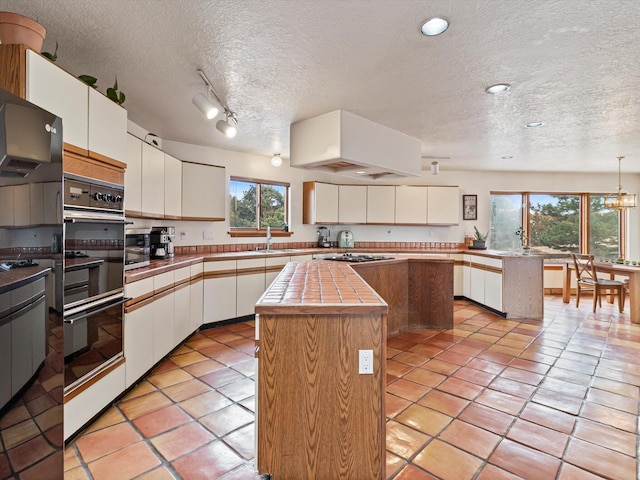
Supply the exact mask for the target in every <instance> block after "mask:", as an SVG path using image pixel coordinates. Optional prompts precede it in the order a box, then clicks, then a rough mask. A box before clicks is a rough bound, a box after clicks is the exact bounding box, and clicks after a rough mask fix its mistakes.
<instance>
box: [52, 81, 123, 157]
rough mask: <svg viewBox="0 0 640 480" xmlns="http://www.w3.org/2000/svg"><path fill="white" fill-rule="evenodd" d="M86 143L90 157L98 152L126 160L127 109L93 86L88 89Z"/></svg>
mask: <svg viewBox="0 0 640 480" xmlns="http://www.w3.org/2000/svg"><path fill="white" fill-rule="evenodd" d="M63 130H64V117H63ZM88 145H89V148H88V150H89V156H90V157H95V156H96V155H95V154H98V155H97V156H100V155H104V156H105V157H109V158H112V159H114V160H118V161H120V162H124V163H126V162H127V111H126V110H125V109H124V108H122V107H121V106H120V105H118V104H117V103H115V102H113V101H111V100H109V99H108V98H107V97H105V96H104V95H102V94H101V93H100V92H98V91H96V90H95V89H93V88H90V89H89V142H88Z"/></svg>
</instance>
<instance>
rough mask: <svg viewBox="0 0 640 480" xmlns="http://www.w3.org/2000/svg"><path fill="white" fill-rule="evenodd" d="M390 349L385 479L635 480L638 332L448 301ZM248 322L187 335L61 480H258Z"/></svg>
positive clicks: (576, 313)
mask: <svg viewBox="0 0 640 480" xmlns="http://www.w3.org/2000/svg"><path fill="white" fill-rule="evenodd" d="M455 310H456V311H455V327H454V328H453V329H452V330H447V331H442V330H428V329H421V330H418V331H411V332H403V333H401V334H399V335H397V336H395V337H393V338H392V339H389V342H388V352H387V356H388V357H389V358H388V372H387V382H388V389H387V402H386V406H387V417H388V422H387V478H389V479H395V480H410V479H411V480H423V479H425V480H426V479H434V478H435V479H444V480H465V479H476V480H496V479H498V480H499V479H517V478H525V479H535V480H538V479H540V480H546V479H557V480H571V479H580V480H582V479H585V480H588V479H597V478H608V479H619V480H629V479H634V478H638V406H639V401H640V325H632V324H630V322H629V318H628V315H626V314H624V313H623V314H619V313H618V312H617V311H616V308H615V307H613V306H610V305H608V304H607V305H605V306H604V307H603V308H601V309H598V311H597V313H596V314H595V315H594V314H592V313H591V311H590V309H589V308H588V307H585V308H584V309H583V308H580V309H576V308H575V304H574V303H571V304H569V305H565V304H563V303H562V300H561V298H559V297H548V298H547V299H546V304H545V318H544V319H543V320H523V321H517V320H506V319H504V318H501V317H498V316H496V315H493V314H491V313H488V312H486V311H484V310H482V309H480V308H478V307H476V306H474V305H472V304H470V303H468V302H464V301H456V303H455ZM253 335H254V328H253V322H245V323H240V324H235V325H228V326H225V327H219V328H215V329H211V330H205V331H203V332H200V333H196V334H194V335H193V336H192V337H190V338H189V340H188V341H187V342H185V344H184V345H183V346H181V347H180V348H179V349H177V350H176V351H175V352H174V353H173V354H172V355H171V357H170V358H168V359H167V360H165V361H164V362H163V363H162V364H160V365H159V366H158V367H157V368H156V369H155V370H154V371H153V372H152V373H151V374H150V375H149V376H148V377H147V378H145V379H144V380H143V381H142V382H141V383H140V384H139V385H138V386H137V387H136V388H135V389H134V390H132V391H131V392H129V393H128V395H127V396H126V397H125V398H123V399H122V400H121V401H119V402H118V403H117V404H116V405H114V406H112V407H111V408H110V409H109V410H108V411H107V412H106V413H105V414H104V415H102V417H100V418H99V419H98V420H97V421H96V422H94V423H93V424H92V425H91V426H90V427H89V428H88V429H87V430H86V431H85V432H83V433H82V435H80V436H78V437H77V438H76V439H75V441H74V442H73V443H71V444H70V445H69V446H68V447H67V448H66V451H65V470H66V474H65V478H66V479H93V480H103V479H117V480H124V479H128V478H136V479H172V478H173V479H185V480H197V479H207V480H211V479H216V478H219V479H226V480H232V479H256V478H257V476H256V474H255V472H254V469H253V457H254V431H253V422H254V410H255V398H254V381H253V376H254V370H253V365H254V363H253V358H252V353H253V342H252V340H251V339H252V338H253Z"/></svg>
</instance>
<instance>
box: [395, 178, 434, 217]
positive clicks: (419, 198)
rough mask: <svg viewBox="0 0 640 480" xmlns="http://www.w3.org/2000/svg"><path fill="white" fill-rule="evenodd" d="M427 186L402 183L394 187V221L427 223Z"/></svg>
mask: <svg viewBox="0 0 640 480" xmlns="http://www.w3.org/2000/svg"><path fill="white" fill-rule="evenodd" d="M427 189H428V187H421V186H411V185H402V186H398V187H396V223H397V224H403V225H426V224H427V197H428V194H427Z"/></svg>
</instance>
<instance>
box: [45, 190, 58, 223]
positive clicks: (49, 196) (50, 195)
mask: <svg viewBox="0 0 640 480" xmlns="http://www.w3.org/2000/svg"><path fill="white" fill-rule="evenodd" d="M61 187H62V185H61V184H60V182H46V183H44V184H43V189H44V213H43V216H44V223H46V224H48V225H51V224H58V223H62V192H61V191H60V189H61Z"/></svg>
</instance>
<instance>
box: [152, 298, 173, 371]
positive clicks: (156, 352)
mask: <svg viewBox="0 0 640 480" xmlns="http://www.w3.org/2000/svg"><path fill="white" fill-rule="evenodd" d="M174 302H175V296H174V293H173V292H170V293H167V294H161V295H160V296H157V298H156V300H155V301H154V302H153V303H152V305H153V313H154V315H153V316H154V318H153V363H157V362H159V361H160V360H161V359H162V357H164V356H165V355H166V354H167V353H169V352H170V351H171V350H172V349H173V347H174V346H175V344H174V333H173V323H174V317H175V314H174V305H175V303H174Z"/></svg>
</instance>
